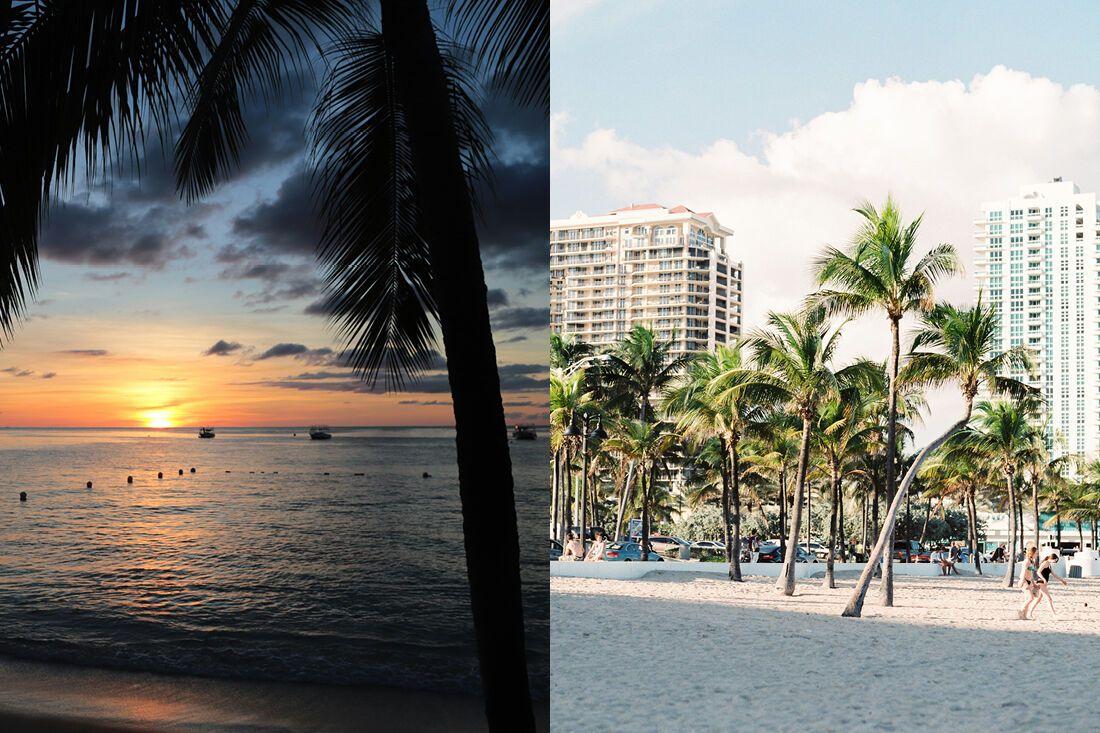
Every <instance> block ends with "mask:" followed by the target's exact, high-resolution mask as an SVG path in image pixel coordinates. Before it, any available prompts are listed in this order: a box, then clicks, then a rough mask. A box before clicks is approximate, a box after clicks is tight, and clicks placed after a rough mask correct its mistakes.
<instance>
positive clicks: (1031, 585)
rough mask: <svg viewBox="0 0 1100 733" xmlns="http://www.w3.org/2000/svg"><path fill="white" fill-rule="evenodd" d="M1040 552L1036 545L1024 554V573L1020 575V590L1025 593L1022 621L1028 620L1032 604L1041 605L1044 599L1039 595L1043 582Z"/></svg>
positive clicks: (1021, 611) (1020, 614)
mask: <svg viewBox="0 0 1100 733" xmlns="http://www.w3.org/2000/svg"><path fill="white" fill-rule="evenodd" d="M1038 558H1039V550H1038V549H1037V548H1036V547H1035V545H1031V546H1029V547H1028V548H1027V552H1026V553H1024V572H1023V573H1022V574H1021V575H1020V589H1021V590H1022V591H1023V592H1024V605H1023V606H1022V607H1021V608H1020V610H1019V613H1018V615H1019V617H1020V620H1025V619H1027V618H1028V615H1029V612H1030V611H1031V604H1032V602H1034V603H1035V605H1036V606H1037V605H1039V601H1041V600H1042V599H1043V597H1042V596H1041V595H1040V593H1039V584H1040V583H1041V582H1042V580H1041V578H1040V576H1039V559H1038Z"/></svg>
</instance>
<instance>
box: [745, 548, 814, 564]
mask: <svg viewBox="0 0 1100 733" xmlns="http://www.w3.org/2000/svg"><path fill="white" fill-rule="evenodd" d="M756 561H757V562H783V554H782V553H781V552H780V551H779V545H772V544H765V545H760V549H759V551H758V554H757V556H756ZM795 562H818V559H817V555H815V554H813V553H812V552H806V548H805V547H803V546H802V545H798V546H797V547H795Z"/></svg>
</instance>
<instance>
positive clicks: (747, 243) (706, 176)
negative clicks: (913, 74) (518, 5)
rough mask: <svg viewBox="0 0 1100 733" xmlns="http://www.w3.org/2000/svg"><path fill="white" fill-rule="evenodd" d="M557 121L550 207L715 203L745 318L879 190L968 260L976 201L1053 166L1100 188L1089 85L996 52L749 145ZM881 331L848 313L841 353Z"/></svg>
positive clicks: (1099, 122)
mask: <svg viewBox="0 0 1100 733" xmlns="http://www.w3.org/2000/svg"><path fill="white" fill-rule="evenodd" d="M568 122H569V117H568V114H566V113H565V111H559V112H558V113H557V114H556V115H554V116H553V117H552V137H551V149H552V155H551V184H552V185H551V211H553V212H554V215H555V216H567V215H568V214H570V213H572V211H573V210H574V209H577V208H585V204H584V201H581V200H578V198H579V196H580V195H586V196H591V195H592V192H593V190H594V188H593V187H594V186H595V187H596V188H595V190H597V191H598V192H599V194H600V196H599V197H600V198H602V199H604V200H611V201H613V202H615V203H616V204H618V203H629V202H631V201H643V200H646V201H648V200H653V201H660V202H662V203H665V204H668V205H673V204H679V203H682V204H685V205H686V206H689V207H691V208H693V209H695V210H697V211H714V212H715V213H716V215H717V216H718V217H719V220H720V221H722V222H723V223H724V224H726V225H727V226H730V227H731V228H733V229H734V230H735V232H736V234H735V236H734V239H733V246H732V254H733V256H734V257H736V258H740V259H742V260H743V261H744V263H745V289H746V303H745V308H746V324H747V325H748V327H749V328H752V327H755V326H758V325H760V324H761V323H762V321H763V318H764V316H765V314H766V313H767V311H768V310H787V309H790V308H793V307H795V306H796V305H797V304H798V302H799V301H800V299H801V298H802V297H803V296H804V295H805V294H806V293H807V292H809V290H810V289H811V282H810V276H809V266H810V260H811V258H812V257H813V256H814V254H816V253H817V252H818V251H819V250H820V248H821V246H822V245H823V244H825V243H830V244H844V243H845V242H847V240H848V238H849V237H850V236H851V234H852V232H853V231H854V230H855V228H856V226H857V223H858V222H857V217H856V215H855V214H853V213H852V212H851V209H852V207H853V206H854V205H856V204H857V203H859V202H860V201H861V200H863V199H870V200H871V201H872V202H876V203H877V202H881V201H882V200H883V199H884V198H885V196H886V194H887V193H888V192H892V193H893V194H894V196H895V197H896V198H897V199H898V200H899V201H900V203H901V205H902V207H903V209H904V211H905V212H906V213H907V215H908V216H910V217H913V216H916V215H917V214H920V213H921V212H922V211H923V212H924V214H925V219H924V224H923V226H922V230H921V232H922V241H923V244H924V246H925V247H928V246H931V245H932V244H935V243H937V242H942V241H946V242H951V243H953V244H954V245H955V246H956V247H957V248H958V249H959V252H960V255H961V257H962V260H963V262H964V263H966V264H969V262H970V259H971V252H972V235H973V224H972V220H973V219H974V216H975V214H976V213H977V211H978V207H979V205H980V203H981V202H982V201H983V200H989V199H997V198H1003V197H1006V196H1009V195H1014V194H1015V193H1016V191H1017V189H1018V188H1019V187H1020V186H1022V185H1026V184H1028V183H1036V182H1040V181H1044V180H1049V179H1050V178H1051V177H1053V176H1063V177H1065V178H1066V179H1067V180H1074V181H1075V182H1076V183H1078V185H1080V186H1081V188H1082V190H1095V189H1096V188H1097V186H1100V90H1097V89H1096V88H1094V87H1091V86H1086V85H1075V86H1071V87H1068V88H1066V87H1063V86H1062V85H1060V84H1057V83H1055V82H1052V81H1050V80H1049V79H1045V78H1039V77H1033V76H1031V75H1029V74H1027V73H1024V72H1020V71H1014V70H1010V69H1007V68H1004V67H1002V66H997V67H995V68H994V69H993V70H992V71H990V72H989V73H988V74H986V75H978V76H975V77H974V79H973V80H971V82H970V83H969V84H964V83H963V82H961V81H947V82H936V81H931V82H920V83H916V82H903V81H901V80H899V79H888V80H886V81H879V80H869V81H867V82H864V83H861V84H857V85H856V86H855V88H854V90H853V94H852V100H851V104H850V105H849V107H848V108H847V109H845V110H841V111H836V112H827V113H824V114H821V115H818V116H817V117H814V118H813V119H811V120H809V121H808V122H806V123H805V124H801V125H795V126H793V127H792V128H791V129H789V130H787V131H784V132H773V131H762V132H760V133H759V135H760V139H761V140H762V141H763V147H762V152H761V153H760V155H759V156H755V155H749V154H747V153H745V152H744V151H742V150H741V149H740V148H739V147H738V145H737V144H736V143H734V142H732V141H730V140H726V139H719V140H716V141H714V142H713V143H712V144H710V145H708V146H707V147H705V148H704V149H702V150H698V151H686V150H681V149H678V148H676V147H673V146H671V145H670V146H666V147H660V148H653V147H644V146H641V145H638V144H636V143H633V142H631V140H630V139H629V138H628V137H627V136H625V135H623V134H620V133H619V132H618V131H616V130H611V129H598V130H593V131H591V132H589V133H588V134H587V135H586V136H585V137H584V138H583V140H581V141H580V142H579V143H578V144H576V145H575V146H568V145H565V144H564V143H563V136H562V134H561V131H562V128H563V127H564V126H565V125H567V124H568ZM593 181H596V182H595V183H594V182H593ZM578 192H583V194H579V193H578ZM563 208H564V209H568V211H564V210H563ZM589 213H598V212H592V211H590V212H589ZM940 294H941V296H942V297H945V298H949V299H951V300H955V301H966V300H970V299H972V296H973V283H972V281H971V280H970V279H969V277H967V278H959V279H956V280H954V281H952V282H949V283H947V284H945V286H944V287H943V288H942V289H941V291H940ZM885 334H886V326H885V323H880V322H879V321H877V320H873V321H871V322H869V323H868V322H866V321H865V322H861V323H859V324H854V325H853V327H850V328H849V329H848V331H847V332H846V335H845V341H846V346H847V348H846V351H847V352H848V355H849V356H850V355H854V354H855V353H862V354H866V355H868V356H874V357H877V358H885V353H886V352H885V345H886V342H885ZM955 405H957V401H956V400H954V399H953V398H948V399H946V400H945V399H943V398H936V399H935V400H934V404H933V412H934V414H933V416H932V417H931V418H930V419H929V428H936V427H940V426H944V425H946V424H949V423H950V422H951V421H952V420H953V419H954V417H953V414H954V413H955V412H956V410H955V409H953V408H954V407H955ZM941 408H943V409H941Z"/></svg>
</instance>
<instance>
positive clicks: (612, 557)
mask: <svg viewBox="0 0 1100 733" xmlns="http://www.w3.org/2000/svg"><path fill="white" fill-rule="evenodd" d="M603 559H604V560H607V561H609V562H638V561H640V560H641V559H642V546H641V545H640V544H639V543H637V542H612V543H611V544H610V545H608V546H607V550H605V551H604V554H603ZM649 562H664V558H663V557H661V556H660V554H658V553H657V552H656V551H655V550H650V551H649Z"/></svg>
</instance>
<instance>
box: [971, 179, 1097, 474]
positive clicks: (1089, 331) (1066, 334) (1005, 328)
mask: <svg viewBox="0 0 1100 733" xmlns="http://www.w3.org/2000/svg"><path fill="white" fill-rule="evenodd" d="M974 224H975V225H976V227H977V231H976V233H975V236H976V238H977V242H976V243H975V246H974V270H975V275H976V278H977V288H978V291H979V292H980V293H981V294H982V297H983V298H984V299H986V302H990V303H993V304H995V305H996V306H997V307H998V310H999V315H1000V329H999V331H1000V332H999V338H1000V348H1001V349H1008V348H1009V347H1012V346H1021V345H1022V346H1027V347H1029V348H1030V349H1032V351H1033V355H1034V358H1035V362H1036V367H1035V369H1034V370H1033V371H1032V372H1031V373H1030V374H1024V373H1020V372H1016V373H1013V374H1012V375H1011V376H1014V377H1017V378H1021V379H1024V380H1025V381H1027V382H1028V383H1029V384H1031V385H1032V386H1034V387H1036V388H1038V389H1040V390H1042V394H1043V398H1044V400H1045V402H1046V418H1047V444H1048V447H1049V448H1050V449H1051V451H1052V452H1053V454H1054V455H1061V454H1064V453H1080V454H1086V455H1089V456H1093V457H1095V456H1096V455H1097V454H1098V452H1100V330H1098V325H1100V280H1098V277H1097V271H1098V270H1100V209H1098V208H1097V202H1096V194H1095V193H1081V191H1080V190H1079V189H1078V188H1077V186H1076V185H1074V184H1073V183H1072V182H1070V181H1063V180H1062V179H1061V178H1055V179H1054V180H1053V181H1051V182H1050V183H1041V184H1036V185H1031V186H1024V187H1023V188H1021V189H1020V193H1019V195H1018V196H1015V197H1013V198H1009V199H1005V200H1002V201H987V202H986V203H983V204H982V207H981V213H980V214H979V216H978V218H977V219H976V220H975V221H974Z"/></svg>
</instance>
